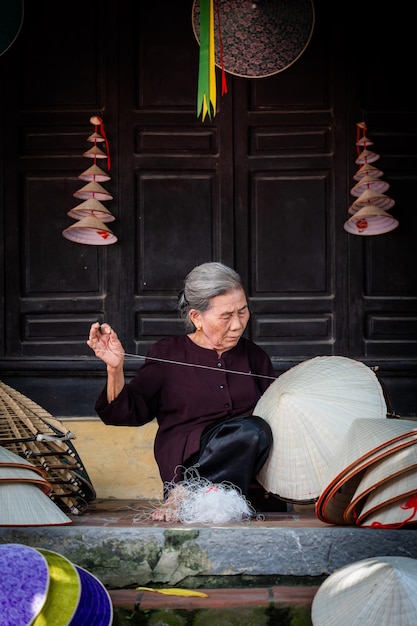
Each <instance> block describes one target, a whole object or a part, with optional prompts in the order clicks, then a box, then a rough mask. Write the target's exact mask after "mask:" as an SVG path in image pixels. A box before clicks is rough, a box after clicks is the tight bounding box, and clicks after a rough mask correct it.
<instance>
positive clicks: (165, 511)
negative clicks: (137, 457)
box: [87, 262, 275, 521]
mask: <svg viewBox="0 0 417 626" xmlns="http://www.w3.org/2000/svg"><path fill="white" fill-rule="evenodd" d="M178 310H179V313H180V315H181V317H182V318H183V319H184V321H185V325H186V330H188V331H189V332H188V334H184V335H178V336H172V337H167V338H164V339H161V340H160V341H158V342H157V343H155V344H154V346H153V347H152V348H151V349H150V351H149V353H148V355H147V358H146V360H145V363H144V365H143V366H142V367H140V368H139V370H138V372H137V373H136V375H135V376H134V378H133V379H132V380H131V381H130V382H128V383H126V381H125V377H124V371H123V362H124V349H123V346H122V345H121V343H120V341H119V339H118V337H117V334H116V332H115V331H114V330H113V329H112V328H111V327H110V326H109V325H108V324H103V325H102V326H101V327H100V325H99V323H97V322H96V323H94V324H92V326H91V329H90V336H89V339H88V341H87V344H88V345H89V346H90V348H92V350H93V351H94V352H95V354H96V356H97V357H99V358H100V359H102V360H103V361H104V363H106V365H107V384H106V386H105V388H104V389H103V391H102V392H101V394H100V396H99V398H98V399H97V402H96V407H95V408H96V411H97V413H98V415H99V417H100V418H101V420H102V421H103V422H104V423H105V424H112V425H120V426H141V425H143V424H146V423H147V422H150V421H151V420H153V419H154V418H156V419H157V422H158V431H157V434H156V438H155V445H154V453H155V459H156V462H157V464H158V467H159V472H160V475H161V479H162V481H163V483H164V486H165V497H168V500H169V492H170V491H172V487H173V486H175V483H177V482H180V481H181V480H182V478H183V472H184V470H187V469H189V468H194V467H195V468H196V470H197V472H198V475H199V476H201V477H202V478H205V479H207V480H209V481H211V482H213V483H220V482H223V481H226V482H228V483H232V484H233V485H235V486H236V487H237V488H238V489H239V490H240V491H241V492H242V494H243V495H244V496H245V497H247V496H248V492H249V485H250V483H251V481H252V480H253V478H254V477H255V476H256V474H257V473H258V472H259V470H260V469H261V467H262V466H263V464H264V463H265V461H266V459H267V457H268V454H269V451H270V448H271V445H272V433H271V429H270V427H269V425H268V424H267V423H266V422H265V421H264V420H263V419H262V418H260V417H257V416H255V415H253V414H252V413H253V409H254V407H255V405H256V403H257V401H258V400H259V398H260V396H261V395H262V393H263V392H264V391H265V389H266V388H267V387H268V386H269V385H270V384H271V382H272V380H273V379H274V378H275V373H274V369H273V367H272V363H271V360H270V358H269V356H268V355H267V353H266V352H265V351H264V350H263V349H262V348H260V347H259V346H257V345H256V344H255V343H253V342H252V341H249V340H248V339H245V338H244V337H243V333H244V332H245V329H246V326H247V323H248V321H249V317H250V313H249V309H248V303H247V299H246V295H245V291H244V289H243V286H242V283H241V279H240V277H239V275H238V274H237V273H236V272H235V271H234V270H233V269H231V268H229V267H227V266H225V265H223V264H222V263H216V262H214V263H203V264H202V265H198V266H197V267H195V268H194V269H193V270H192V271H191V272H190V273H189V274H188V275H187V277H186V278H185V281H184V289H183V290H182V291H181V293H180V294H179V298H178ZM168 486H170V487H168ZM174 491H175V489H174ZM165 504H166V503H164V504H163V505H162V507H161V508H160V509H158V510H156V511H154V513H153V519H156V520H166V521H176V520H175V512H174V513H173V511H172V507H169V506H165ZM164 507H165V508H164Z"/></svg>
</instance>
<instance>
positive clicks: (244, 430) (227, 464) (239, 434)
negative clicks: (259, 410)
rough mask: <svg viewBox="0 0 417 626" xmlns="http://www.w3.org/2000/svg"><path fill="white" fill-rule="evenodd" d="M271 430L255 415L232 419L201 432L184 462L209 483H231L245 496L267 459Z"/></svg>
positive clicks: (270, 442) (270, 443) (270, 444)
mask: <svg viewBox="0 0 417 626" xmlns="http://www.w3.org/2000/svg"><path fill="white" fill-rule="evenodd" d="M271 446H272V431H271V428H270V426H269V424H268V423H267V422H265V420H263V419H262V418H261V417H258V416H256V415H247V416H242V417H235V418H233V419H230V420H226V421H225V422H221V423H219V424H215V425H213V426H209V427H208V428H206V429H205V430H204V431H203V434H202V436H201V445H200V449H199V451H198V453H197V454H194V455H192V457H190V458H189V459H187V461H186V462H185V467H186V468H187V469H190V468H191V467H195V468H196V470H197V472H198V474H199V475H200V476H201V477H202V478H206V479H207V480H210V481H211V482H213V483H221V482H229V483H233V484H234V485H235V486H236V487H239V489H240V490H241V491H242V494H243V495H244V496H245V497H248V493H249V485H250V483H251V481H252V479H253V478H254V477H255V476H256V474H257V473H258V472H259V470H260V469H261V467H262V466H263V464H264V463H265V461H266V460H267V458H268V454H269V451H270V449H271Z"/></svg>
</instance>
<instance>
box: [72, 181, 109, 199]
mask: <svg viewBox="0 0 417 626" xmlns="http://www.w3.org/2000/svg"><path fill="white" fill-rule="evenodd" d="M72 195H73V196H74V197H75V198H80V199H81V200H88V199H89V198H95V199H96V200H112V199H113V196H112V195H111V194H110V193H109V192H108V191H107V189H104V187H103V186H102V185H100V183H96V182H94V181H93V182H91V183H87V185H84V187H81V189H79V190H78V191H76V192H75V193H73V194H72Z"/></svg>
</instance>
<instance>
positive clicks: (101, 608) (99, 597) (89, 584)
mask: <svg viewBox="0 0 417 626" xmlns="http://www.w3.org/2000/svg"><path fill="white" fill-rule="evenodd" d="M75 567H76V569H77V571H78V574H79V576H80V579H81V598H80V602H79V604H78V607H77V610H76V612H75V615H74V626H75V625H77V626H111V625H112V624H113V604H112V600H111V597H110V594H109V592H108V591H107V589H106V587H105V586H104V585H103V583H102V582H101V581H100V580H99V579H98V578H97V577H96V576H94V575H93V574H92V573H91V572H88V571H87V570H85V569H83V568H82V567H79V566H78V565H76V566H75Z"/></svg>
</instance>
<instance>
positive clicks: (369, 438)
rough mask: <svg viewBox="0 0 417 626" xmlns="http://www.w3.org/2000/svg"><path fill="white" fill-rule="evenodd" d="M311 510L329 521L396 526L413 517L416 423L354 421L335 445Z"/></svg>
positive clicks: (415, 513)
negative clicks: (313, 509)
mask: <svg viewBox="0 0 417 626" xmlns="http://www.w3.org/2000/svg"><path fill="white" fill-rule="evenodd" d="M324 482H325V486H324V488H323V490H322V493H321V494H320V497H319V499H318V500H317V502H316V515H317V517H318V518H319V519H320V520H322V521H323V522H327V523H329V524H338V525H341V524H355V525H357V526H368V527H371V528H399V527H402V526H404V525H405V524H413V523H416V522H417V422H415V421H413V420H407V419H385V420H369V419H366V418H358V419H356V420H354V421H353V422H352V424H351V426H350V428H349V430H348V431H347V433H346V435H345V436H344V437H343V439H342V440H341V442H340V444H339V446H338V447H337V448H336V450H335V453H334V456H333V461H332V462H331V463H330V465H329V467H328V470H327V473H326V476H325V480H324Z"/></svg>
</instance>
